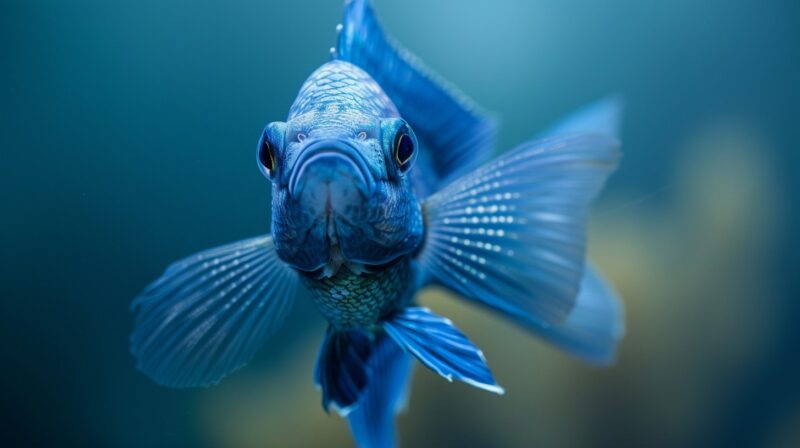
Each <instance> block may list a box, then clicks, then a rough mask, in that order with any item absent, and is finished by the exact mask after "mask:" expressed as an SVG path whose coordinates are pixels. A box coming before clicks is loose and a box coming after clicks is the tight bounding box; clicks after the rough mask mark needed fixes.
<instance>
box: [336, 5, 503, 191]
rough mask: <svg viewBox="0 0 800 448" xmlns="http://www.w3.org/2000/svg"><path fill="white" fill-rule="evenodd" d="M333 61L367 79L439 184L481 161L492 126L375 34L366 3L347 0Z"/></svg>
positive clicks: (491, 140)
mask: <svg viewBox="0 0 800 448" xmlns="http://www.w3.org/2000/svg"><path fill="white" fill-rule="evenodd" d="M337 30H338V31H339V38H338V42H337V48H336V52H335V56H336V57H337V58H338V59H341V60H344V61H347V62H350V63H352V64H355V65H357V66H359V67H361V68H362V69H364V70H365V71H366V72H367V73H369V74H370V75H371V76H372V77H373V78H374V79H375V80H376V81H377V82H378V84H380V86H381V87H382V88H383V89H384V91H385V92H386V94H387V95H389V97H390V98H391V99H392V101H393V102H394V103H395V105H396V106H397V108H398V109H399V110H400V114H401V115H402V116H403V118H404V119H405V120H406V121H408V122H409V123H410V124H411V127H412V128H414V132H415V133H416V134H417V137H418V138H419V139H420V141H421V142H422V145H423V146H424V147H425V148H427V149H428V150H429V151H430V152H431V162H432V164H433V168H434V170H435V172H436V174H437V175H438V178H439V179H440V180H444V179H446V178H451V177H452V176H457V175H459V174H461V173H463V172H465V171H467V170H469V169H471V168H474V167H476V166H477V165H478V164H480V163H481V162H484V161H486V160H487V157H488V155H489V153H490V152H491V150H492V148H493V146H494V140H495V135H496V124H495V122H494V120H492V119H491V118H489V117H488V116H487V115H486V114H485V113H483V112H482V111H481V110H480V108H479V107H478V106H477V105H476V104H475V103H474V102H473V101H472V100H470V99H469V98H467V97H466V96H465V95H464V94H462V93H461V92H459V91H458V90H457V89H455V88H454V87H453V86H451V85H450V84H449V83H447V82H446V81H444V80H443V79H441V77H439V76H436V75H435V74H433V73H432V72H431V71H430V70H428V69H427V68H425V67H424V66H423V64H422V63H421V62H420V61H419V60H418V59H417V58H416V57H415V56H414V55H412V54H411V53H410V52H408V51H407V50H405V49H403V48H401V47H400V46H399V45H397V44H395V43H394V42H393V41H392V40H391V39H390V38H388V37H387V36H386V35H385V34H384V33H383V30H382V29H381V26H380V24H379V23H378V20H377V19H376V17H375V14H374V12H373V10H372V7H371V6H370V5H369V2H368V1H367V0H347V1H346V2H345V12H344V20H343V22H342V25H341V26H340V27H338V28H337Z"/></svg>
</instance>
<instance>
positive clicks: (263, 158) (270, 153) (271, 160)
mask: <svg viewBox="0 0 800 448" xmlns="http://www.w3.org/2000/svg"><path fill="white" fill-rule="evenodd" d="M258 161H259V163H261V166H262V167H263V168H264V169H265V170H267V173H268V174H270V175H271V174H272V172H273V170H275V150H274V148H273V147H272V144H270V142H269V138H268V136H267V133H266V132H265V133H263V134H262V135H261V140H260V141H259V142H258Z"/></svg>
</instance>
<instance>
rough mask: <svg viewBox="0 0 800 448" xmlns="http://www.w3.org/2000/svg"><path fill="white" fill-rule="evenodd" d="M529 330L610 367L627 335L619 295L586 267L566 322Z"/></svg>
mask: <svg viewBox="0 0 800 448" xmlns="http://www.w3.org/2000/svg"><path fill="white" fill-rule="evenodd" d="M529 327H530V329H531V330H533V331H534V332H536V333H537V334H538V335H539V336H541V337H542V338H543V339H545V340H548V341H550V342H551V343H553V344H554V345H556V346H558V347H560V348H562V349H563V350H565V351H567V352H568V353H570V354H571V355H573V356H576V357H578V358H580V359H582V360H584V361H587V362H590V363H592V364H597V365H608V364H611V363H612V362H613V361H614V358H615V356H616V351H617V344H618V342H619V340H620V339H621V338H622V336H623V334H624V333H625V319H624V313H623V308H622V302H621V301H620V299H619V296H618V295H617V293H616V292H615V291H614V289H613V288H612V287H611V286H610V285H609V284H607V283H606V282H605V281H604V280H603V279H602V278H601V277H600V276H599V275H598V274H597V272H596V271H595V269H594V268H593V267H592V266H590V265H587V266H586V269H585V271H584V273H583V278H582V279H581V285H580V291H579V292H578V299H577V301H576V303H575V307H574V308H573V310H572V312H571V313H570V314H569V316H568V317H567V319H566V320H565V321H564V322H562V323H560V324H558V325H553V326H543V325H530V324H529Z"/></svg>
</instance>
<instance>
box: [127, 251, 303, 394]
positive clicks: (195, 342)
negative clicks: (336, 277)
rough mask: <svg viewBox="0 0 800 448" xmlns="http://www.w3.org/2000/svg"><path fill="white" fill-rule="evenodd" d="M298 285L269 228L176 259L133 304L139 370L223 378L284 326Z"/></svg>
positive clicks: (185, 383)
mask: <svg viewBox="0 0 800 448" xmlns="http://www.w3.org/2000/svg"><path fill="white" fill-rule="evenodd" d="M297 285H298V278H297V274H296V273H295V271H293V270H292V269H290V268H289V267H288V266H286V265H285V264H284V263H283V262H282V261H281V260H280V259H279V258H278V256H277V254H276V253H275V249H274V247H273V245H272V238H270V237H268V236H261V237H256V238H251V239H247V240H244V241H239V242H236V243H233V244H229V245H227V246H222V247H218V248H216V249H210V250H207V251H204V252H200V253H198V254H195V255H192V256H191V257H188V258H185V259H183V260H181V261H178V262H176V263H173V264H172V265H170V266H169V267H168V268H167V270H166V271H165V272H164V274H163V275H162V276H161V278H159V279H158V280H156V281H155V282H154V283H152V284H151V285H150V286H148V287H147V289H145V291H144V292H143V293H142V294H141V295H140V296H139V297H138V298H136V300H134V302H133V304H132V305H131V308H132V309H133V310H138V315H137V317H136V324H135V326H134V329H133V333H132V334H131V352H132V353H133V355H134V356H135V357H136V360H137V363H138V367H139V370H141V371H142V372H144V373H145V374H146V375H147V376H149V377H150V378H152V379H153V380H154V381H156V382H157V383H159V384H162V385H165V386H171V387H191V386H208V385H212V384H215V383H217V382H218V381H219V380H221V379H222V378H223V377H224V376H225V375H227V374H229V373H231V372H233V371H234V370H236V369H238V368H240V367H242V366H243V365H245V364H246V363H247V361H249V360H250V359H251V358H252V357H253V355H254V354H255V352H256V350H257V349H258V348H259V347H260V346H261V343H262V342H263V341H264V339H265V338H266V337H267V336H269V335H270V334H271V333H272V332H274V331H275V330H276V329H277V328H278V327H279V326H280V324H281V323H282V321H283V318H284V317H285V315H286V313H287V312H288V310H289V308H290V306H291V304H292V302H293V299H294V295H295V292H296V288H297Z"/></svg>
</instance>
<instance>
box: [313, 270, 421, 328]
mask: <svg viewBox="0 0 800 448" xmlns="http://www.w3.org/2000/svg"><path fill="white" fill-rule="evenodd" d="M410 282H411V266H410V260H409V258H408V257H403V258H401V259H400V260H398V261H397V262H395V263H394V264H393V265H392V266H391V267H390V268H388V269H386V270H383V271H380V272H376V273H371V274H363V273H362V274H355V273H353V272H352V271H350V270H349V269H347V268H346V267H342V268H341V269H339V272H337V273H336V275H334V276H333V277H326V278H322V279H313V278H307V277H306V278H305V283H306V285H307V286H308V288H309V290H310V291H311V296H312V297H313V299H314V303H315V304H316V305H317V308H319V310H320V312H321V313H322V315H323V316H325V318H326V319H327V320H328V322H330V323H331V325H332V326H333V327H334V328H336V329H339V330H345V329H351V328H357V327H370V326H373V325H375V324H377V323H378V322H379V320H380V319H381V318H382V317H383V316H385V315H386V314H387V313H388V312H389V311H391V310H392V309H394V308H396V307H398V306H400V305H401V304H402V302H403V301H404V300H405V299H406V298H407V297H408V296H409V295H410V293H412V292H413V291H411V290H410V288H409V284H410Z"/></svg>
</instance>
